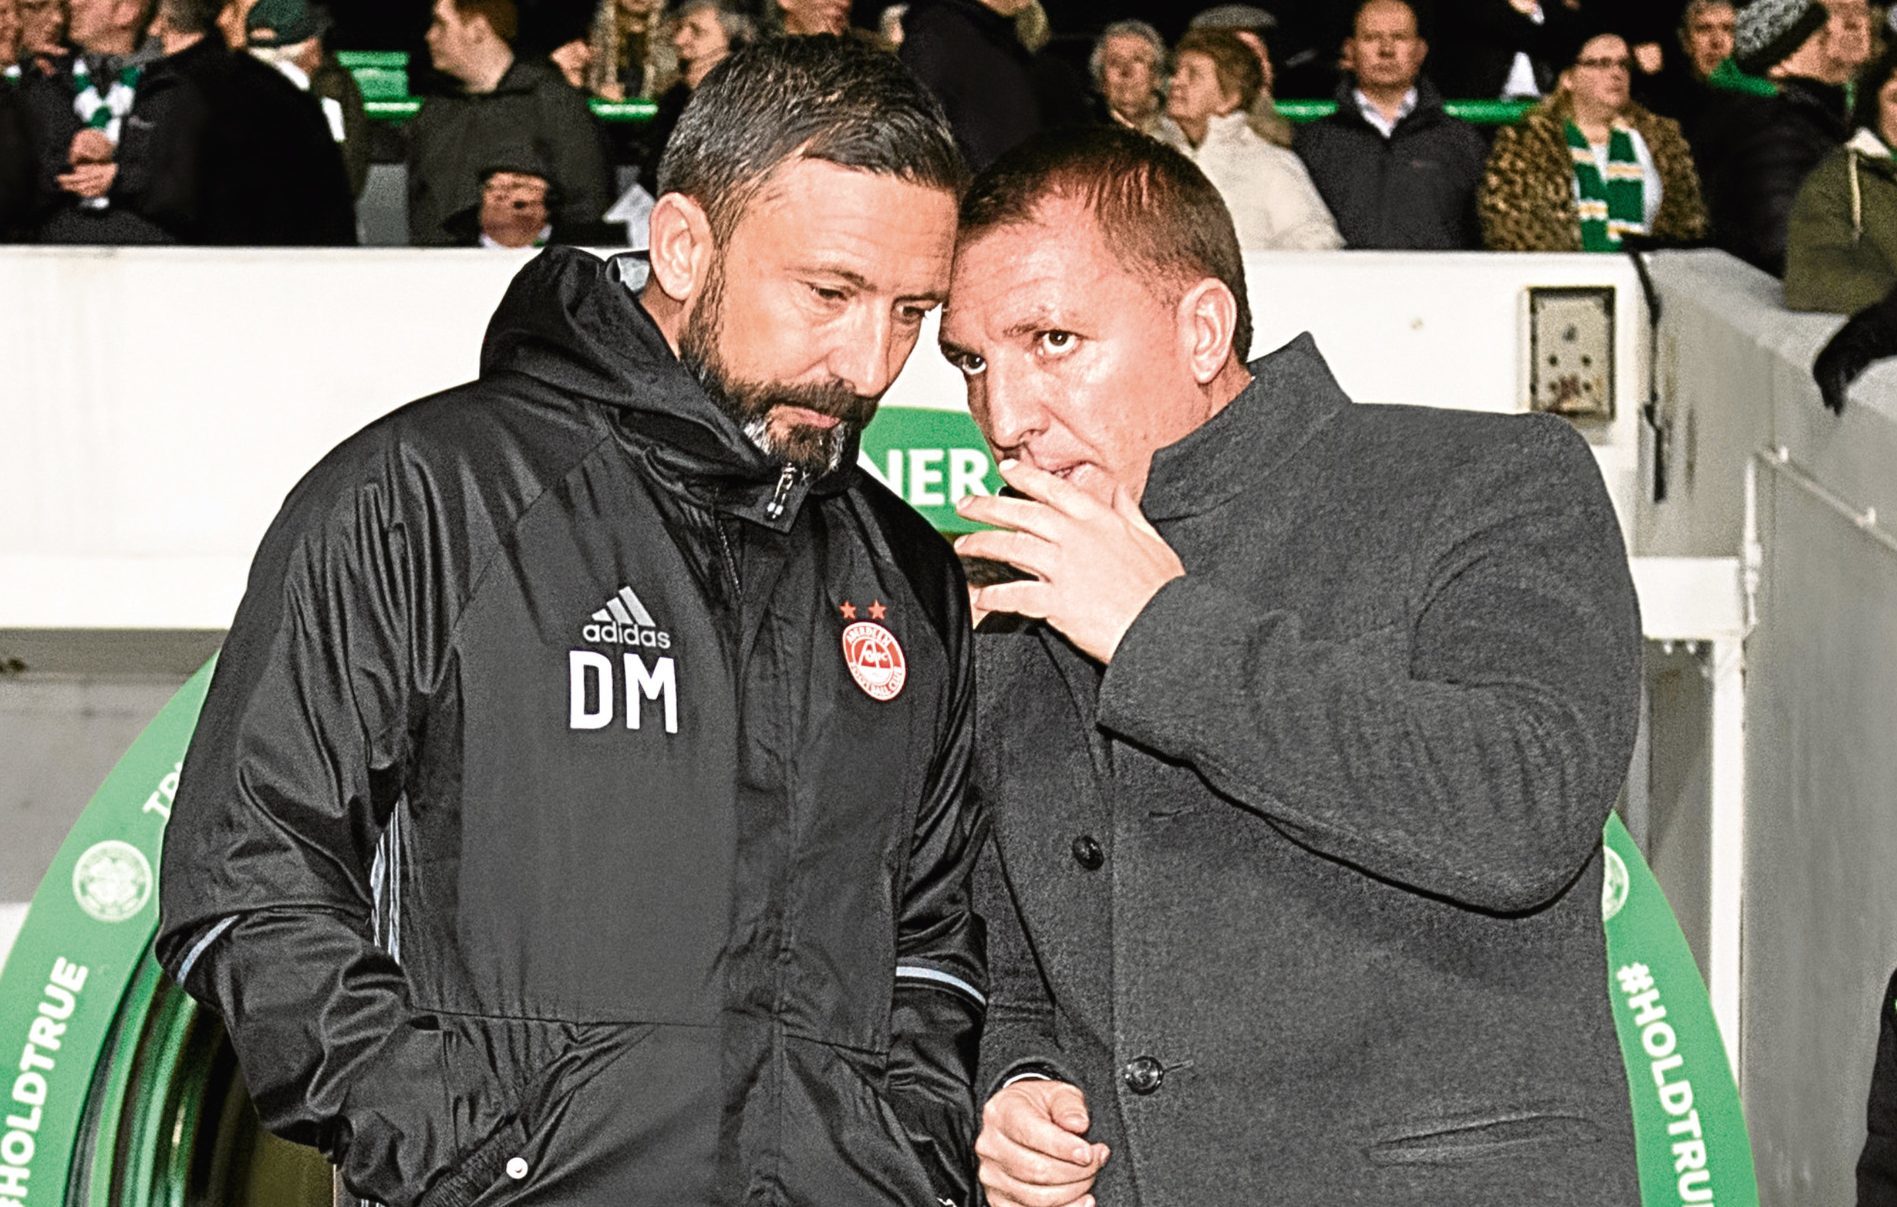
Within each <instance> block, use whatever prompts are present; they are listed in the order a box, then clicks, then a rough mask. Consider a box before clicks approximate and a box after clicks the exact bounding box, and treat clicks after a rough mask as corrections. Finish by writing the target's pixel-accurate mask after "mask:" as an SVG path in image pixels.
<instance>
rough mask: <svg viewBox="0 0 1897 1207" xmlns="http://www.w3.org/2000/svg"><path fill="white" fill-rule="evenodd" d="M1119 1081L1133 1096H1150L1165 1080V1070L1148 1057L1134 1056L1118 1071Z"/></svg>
mask: <svg viewBox="0 0 1897 1207" xmlns="http://www.w3.org/2000/svg"><path fill="white" fill-rule="evenodd" d="M1120 1080H1121V1081H1124V1082H1125V1083H1126V1088H1127V1089H1129V1090H1132V1091H1133V1092H1134V1093H1135V1094H1141V1095H1144V1094H1151V1093H1153V1092H1154V1091H1156V1090H1157V1089H1159V1083H1160V1082H1162V1081H1164V1080H1166V1069H1165V1066H1163V1065H1161V1064H1160V1063H1159V1062H1158V1061H1157V1060H1154V1059H1153V1058H1152V1057H1150V1056H1136V1057H1134V1058H1133V1059H1132V1060H1129V1061H1127V1062H1126V1067H1125V1068H1124V1069H1121V1070H1120Z"/></svg>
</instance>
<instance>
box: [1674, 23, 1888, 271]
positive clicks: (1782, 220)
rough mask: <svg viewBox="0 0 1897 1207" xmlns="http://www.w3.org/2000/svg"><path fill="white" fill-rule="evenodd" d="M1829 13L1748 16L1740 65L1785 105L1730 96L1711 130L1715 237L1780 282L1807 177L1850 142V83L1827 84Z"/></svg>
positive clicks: (1707, 161) (1709, 176) (1705, 140)
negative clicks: (1789, 228) (1766, 81)
mask: <svg viewBox="0 0 1897 1207" xmlns="http://www.w3.org/2000/svg"><path fill="white" fill-rule="evenodd" d="M1825 21H1826V12H1825V8H1824V6H1823V5H1822V4H1819V3H1817V2H1816V0H1752V3H1750V4H1748V5H1746V6H1745V7H1744V8H1742V9H1740V10H1739V19H1738V25H1737V27H1736V30H1735V34H1734V38H1735V42H1736V45H1737V50H1736V53H1735V54H1734V56H1733V57H1734V59H1735V61H1736V62H1737V64H1738V66H1739V69H1740V70H1741V71H1744V72H1746V73H1748V74H1750V75H1760V76H1766V77H1768V78H1770V79H1771V80H1772V81H1773V82H1774V83H1776V84H1777V85H1778V93H1777V95H1775V96H1751V95H1744V94H1740V93H1736V92H1735V93H1732V94H1730V95H1729V96H1728V97H1727V99H1726V101H1725V103H1724V104H1723V105H1722V106H1721V107H1720V109H1719V110H1718V112H1717V113H1715V114H1713V115H1712V116H1711V117H1710V118H1709V119H1708V121H1707V123H1706V125H1705V127H1704V133H1703V137H1702V138H1701V142H1700V145H1699V146H1697V147H1696V148H1695V150H1696V151H1697V152H1698V154H1699V158H1700V171H1701V174H1702V176H1703V177H1704V179H1705V181H1706V192H1707V197H1708V201H1709V202H1710V208H1711V211H1712V220H1713V238H1714V239H1715V241H1717V242H1718V244H1719V245H1720V246H1721V247H1723V248H1725V249H1726V250H1727V251H1730V252H1731V253H1732V254H1733V255H1736V256H1738V257H1739V258H1741V259H1743V260H1746V261H1749V262H1750V263H1752V264H1755V265H1757V266H1758V267H1760V268H1762V269H1764V270H1765V271H1766V272H1769V273H1771V274H1772V275H1773V276H1781V275H1783V274H1784V271H1785V230H1786V225H1787V222H1788V221H1789V219H1790V216H1791V212H1792V202H1793V201H1794V200H1795V199H1796V198H1797V196H1798V190H1799V187H1800V186H1801V185H1803V184H1804V183H1805V177H1806V176H1808V175H1810V174H1811V170H1812V169H1813V168H1815V167H1817V166H1818V163H1819V161H1820V160H1822V159H1824V157H1825V156H1827V155H1829V154H1831V153H1832V152H1833V151H1835V150H1836V149H1837V148H1838V145H1839V144H1840V143H1842V142H1844V140H1845V139H1846V138H1847V137H1849V136H1850V132H1851V131H1850V127H1849V124H1848V123H1847V122H1846V120H1845V114H1846V110H1847V106H1846V102H1845V90H1844V88H1843V84H1844V81H1843V80H1828V79H1826V78H1825V72H1826V65H1827V63H1828V57H1827V55H1826V54H1825V49H1824V45H1823V42H1824V37H1823V34H1824V27H1825Z"/></svg>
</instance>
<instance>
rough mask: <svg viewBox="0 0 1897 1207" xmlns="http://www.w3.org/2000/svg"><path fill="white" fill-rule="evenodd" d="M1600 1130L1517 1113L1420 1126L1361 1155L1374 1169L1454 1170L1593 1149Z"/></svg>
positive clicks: (1566, 1118)
mask: <svg viewBox="0 0 1897 1207" xmlns="http://www.w3.org/2000/svg"><path fill="white" fill-rule="evenodd" d="M1600 1139H1601V1130H1600V1128H1599V1127H1598V1126H1596V1125H1595V1124H1594V1123H1593V1122H1592V1121H1591V1120H1588V1119H1585V1118H1583V1117H1581V1116H1579V1115H1565V1114H1559V1113H1544V1112H1538V1111H1518V1112H1510V1113H1496V1114H1489V1115H1471V1116H1465V1117H1461V1118H1453V1119H1435V1120H1418V1121H1417V1122H1416V1124H1415V1125H1414V1126H1413V1127H1404V1128H1395V1129H1392V1131H1391V1134H1389V1135H1388V1136H1386V1137H1385V1138H1383V1139H1380V1140H1377V1141H1375V1142H1373V1143H1372V1144H1370V1145H1369V1146H1368V1147H1367V1148H1365V1149H1364V1155H1365V1156H1367V1157H1368V1158H1369V1159H1370V1161H1371V1163H1372V1164H1375V1165H1457V1164H1462V1163H1464V1162H1471V1161H1489V1160H1495V1159H1497V1158H1513V1157H1516V1156H1518V1155H1520V1154H1522V1153H1525V1152H1530V1151H1532V1150H1534V1149H1537V1148H1542V1147H1555V1148H1564V1149H1565V1148H1572V1147H1574V1146H1576V1145H1581V1144H1597V1143H1599V1142H1600Z"/></svg>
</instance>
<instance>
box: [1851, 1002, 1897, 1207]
mask: <svg viewBox="0 0 1897 1207" xmlns="http://www.w3.org/2000/svg"><path fill="white" fill-rule="evenodd" d="M1877 1019H1878V1023H1877V1063H1876V1064H1875V1065H1874V1066H1873V1067H1872V1069H1871V1102H1870V1109H1869V1111H1868V1112H1867V1114H1868V1115H1869V1120H1868V1122H1869V1128H1868V1131H1869V1133H1870V1134H1869V1135H1868V1136H1867V1137H1866V1139H1865V1141H1864V1153H1863V1155H1862V1156H1860V1157H1859V1158H1858V1162H1857V1207H1897V973H1892V974H1891V978H1890V984H1889V985H1888V986H1887V987H1886V988H1885V989H1884V996H1883V997H1881V998H1879V999H1878V1002H1877Z"/></svg>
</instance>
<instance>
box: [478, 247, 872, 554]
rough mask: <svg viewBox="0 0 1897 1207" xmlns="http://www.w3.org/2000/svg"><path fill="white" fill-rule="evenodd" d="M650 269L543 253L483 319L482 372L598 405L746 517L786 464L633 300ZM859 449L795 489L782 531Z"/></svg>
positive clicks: (841, 476) (573, 252)
mask: <svg viewBox="0 0 1897 1207" xmlns="http://www.w3.org/2000/svg"><path fill="white" fill-rule="evenodd" d="M645 271H646V260H645V254H644V253H643V252H632V253H627V254H625V255H620V256H615V257H613V258H612V259H611V260H601V259H599V258H598V257H597V256H594V255H592V254H590V253H588V252H585V251H581V250H579V249H578V248H572V247H549V248H547V249H546V250H545V251H543V252H541V253H540V254H539V255H538V256H535V257H534V258H533V259H532V260H531V261H529V262H528V263H527V265H526V266H525V267H523V268H522V269H521V270H520V272H518V273H517V274H515V276H514V280H513V282H512V283H511V284H510V285H509V286H508V287H507V293H506V295H505V296H503V297H502V299H501V304H500V306H499V308H498V309H496V310H495V312H494V317H493V319H492V320H491V321H490V322H489V323H488V329H487V336H486V339H485V340H484V341H483V343H482V347H481V376H482V377H488V376H491V375H493V374H497V373H510V372H511V373H519V374H523V375H525V376H527V377H530V378H532V379H533V380H535V381H537V382H539V383H540V384H542V385H544V386H545V387H547V388H548V389H550V390H553V391H555V392H556V393H559V394H561V395H563V396H566V397H570V398H579V399H584V400H585V401H587V402H590V403H593V404H595V405H597V406H599V407H601V408H602V409H604V410H605V411H606V412H607V413H608V415H609V416H610V417H611V418H612V420H613V422H614V424H615V426H616V428H617V429H618V431H619V432H620V434H621V435H622V437H624V438H625V439H626V440H627V441H628V442H629V443H631V444H634V445H637V446H641V447H643V448H645V449H648V450H650V453H651V455H652V456H653V457H654V459H655V461H656V462H657V464H658V467H659V468H660V469H662V470H663V471H665V472H666V474H667V476H668V477H670V478H674V479H677V480H680V481H687V482H704V481H711V482H713V483H716V484H717V485H719V486H720V487H721V488H723V493H724V494H725V496H726V501H727V502H730V503H731V504H733V505H734V508H735V509H737V510H742V511H749V510H750V507H749V505H748V504H749V502H750V501H751V496H753V495H756V494H757V493H758V492H759V491H762V496H763V498H764V499H765V500H767V501H768V499H769V497H770V495H771V494H772V493H773V491H774V490H775V489H776V487H777V484H778V481H779V478H780V477H781V475H782V473H783V470H784V465H785V463H784V462H783V461H782V460H781V459H780V458H776V457H772V456H769V455H767V454H765V453H764V452H763V451H761V450H760V449H759V448H758V447H757V446H756V445H754V444H752V443H751V440H750V438H749V437H747V436H746V435H745V434H744V432H743V430H742V429H741V428H740V427H739V426H738V424H737V423H736V422H734V421H733V420H732V419H731V417H730V416H728V415H726V414H725V413H724V411H722V410H721V409H719V407H718V405H717V404H716V403H714V402H713V401H712V400H711V397H710V396H709V395H708V394H706V393H705V390H704V388H703V387H702V386H700V385H699V384H698V381H697V379H696V378H694V377H693V376H692V374H691V373H690V372H689V371H687V370H686V368H685V366H684V365H682V364H680V363H679V359H678V356H677V355H676V354H675V353H674V352H673V351H672V348H671V346H670V345H669V344H668V343H666V340H665V336H664V334H663V333H661V332H660V330H659V328H658V325H657V324H656V323H654V322H653V321H652V317H651V316H650V315H649V314H647V313H646V310H645V307H644V306H642V305H641V304H640V303H639V298H638V295H637V294H636V293H635V289H636V288H637V285H638V283H639V282H640V281H642V280H643V279H644V276H645ZM856 449H857V439H856V437H855V436H854V435H853V436H852V437H851V439H850V442H849V446H848V447H847V448H846V449H845V450H844V456H843V458H842V460H841V461H840V462H839V463H838V466H837V468H836V469H834V470H831V471H830V472H829V473H827V474H825V475H824V476H823V477H822V478H820V479H818V480H816V481H814V482H808V483H805V482H801V481H800V482H799V483H797V485H796V487H795V488H794V491H793V492H792V496H791V497H790V499H789V502H790V503H791V506H789V507H785V508H780V509H779V510H781V511H782V512H783V517H784V519H785V526H787V525H788V520H789V517H791V516H794V515H795V512H796V506H797V505H798V504H800V503H801V501H802V497H803V495H804V494H805V493H806V492H807V491H815V492H816V493H819V494H828V493H834V492H835V491H838V490H842V489H843V488H844V487H846V486H847V485H849V483H850V481H851V480H852V478H853V477H854V475H855V473H856ZM753 518H756V517H753ZM774 518H775V517H774ZM772 526H773V527H777V526H779V525H777V524H776V523H772Z"/></svg>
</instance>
